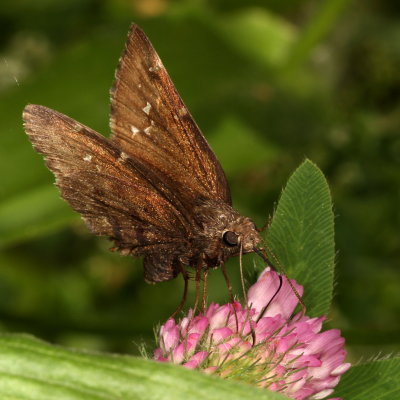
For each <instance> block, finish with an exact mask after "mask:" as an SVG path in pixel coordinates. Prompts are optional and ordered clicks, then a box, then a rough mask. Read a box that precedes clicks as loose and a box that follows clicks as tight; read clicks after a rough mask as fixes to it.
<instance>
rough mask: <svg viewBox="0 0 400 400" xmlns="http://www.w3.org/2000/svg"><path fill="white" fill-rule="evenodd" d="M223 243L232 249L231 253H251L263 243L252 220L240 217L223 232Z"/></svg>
mask: <svg viewBox="0 0 400 400" xmlns="http://www.w3.org/2000/svg"><path fill="white" fill-rule="evenodd" d="M221 241H222V244H223V246H225V247H226V248H228V249H230V251H229V253H231V252H232V253H233V254H238V253H240V252H242V253H249V252H252V251H253V250H254V248H255V247H257V245H258V244H259V243H260V242H261V237H260V235H259V233H258V232H257V230H256V227H255V225H254V222H253V221H252V220H251V219H250V218H247V217H242V216H239V217H238V218H237V219H236V220H235V221H232V222H231V223H230V224H229V225H228V226H227V227H226V229H225V230H224V231H223V232H222V237H221ZM240 249H241V250H240Z"/></svg>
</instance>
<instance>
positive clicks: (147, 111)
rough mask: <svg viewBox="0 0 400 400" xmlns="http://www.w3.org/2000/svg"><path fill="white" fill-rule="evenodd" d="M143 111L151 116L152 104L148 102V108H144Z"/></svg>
mask: <svg viewBox="0 0 400 400" xmlns="http://www.w3.org/2000/svg"><path fill="white" fill-rule="evenodd" d="M142 110H143V111H144V112H145V113H146V114H147V115H149V114H150V110H151V104H150V103H149V102H147V104H146V107H143V108H142Z"/></svg>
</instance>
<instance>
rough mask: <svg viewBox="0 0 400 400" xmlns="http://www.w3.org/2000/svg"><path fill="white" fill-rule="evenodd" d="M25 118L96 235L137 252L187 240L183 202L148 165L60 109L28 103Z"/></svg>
mask: <svg viewBox="0 0 400 400" xmlns="http://www.w3.org/2000/svg"><path fill="white" fill-rule="evenodd" d="M23 119H24V125H25V130H26V132H27V134H28V135H29V138H30V140H31V142H32V143H33V146H34V148H35V149H36V150H37V151H38V152H39V153H41V154H43V155H44V156H45V159H46V164H47V166H48V168H49V169H50V170H51V171H52V172H53V173H54V174H55V176H56V185H57V186H58V187H59V189H60V191H61V195H62V197H63V198H64V199H65V200H66V201H67V202H68V203H69V204H70V205H71V206H72V208H73V209H74V210H76V211H78V212H79V213H80V214H81V215H82V217H83V219H84V220H85V222H86V224H87V225H88V227H89V228H90V229H91V231H92V232H94V233H95V234H97V235H105V236H110V237H111V238H113V239H114V240H116V243H117V245H118V247H119V248H120V249H127V250H129V249H131V250H132V253H133V254H143V250H145V249H149V248H151V247H154V246H156V247H157V248H158V249H159V248H160V246H161V247H162V246H163V245H165V246H167V247H168V246H169V245H170V244H171V243H173V242H174V241H179V240H180V241H182V240H183V238H185V237H187V235H188V227H189V223H188V221H187V220H186V219H185V214H186V210H184V209H179V207H180V206H179V204H180V203H179V200H178V199H176V198H175V195H174V194H173V193H171V191H170V190H169V188H168V187H167V186H166V185H165V184H164V183H163V182H162V181H160V180H159V179H158V178H157V176H156V175H154V174H153V173H152V172H151V171H148V170H147V169H146V166H144V165H141V164H140V162H138V161H137V160H133V159H131V158H130V157H129V156H128V155H127V154H125V153H124V152H121V150H120V149H118V147H116V146H115V145H114V144H112V143H111V142H110V141H109V140H107V139H106V138H105V137H103V136H102V135H100V134H98V133H97V132H95V131H93V130H91V129H90V128H88V127H86V126H84V125H82V124H80V123H78V122H76V121H74V120H73V119H71V118H69V117H67V116H65V115H63V114H61V113H58V112H57V111H54V110H51V109H49V108H46V107H43V106H37V105H28V106H27V107H26V108H25V110H24V114H23ZM173 204H175V205H173Z"/></svg>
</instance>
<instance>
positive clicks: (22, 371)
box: [0, 335, 287, 400]
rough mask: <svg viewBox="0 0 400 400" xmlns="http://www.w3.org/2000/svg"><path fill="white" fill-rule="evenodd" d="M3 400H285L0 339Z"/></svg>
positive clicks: (143, 363) (147, 365)
mask: <svg viewBox="0 0 400 400" xmlns="http://www.w3.org/2000/svg"><path fill="white" fill-rule="evenodd" d="M0 353H1V357H0V398H1V399H2V400H11V399H13V400H15V399H18V400H21V399H24V400H50V399H51V400H53V399H57V400H88V399H93V400H117V399H120V400H131V399H146V400H150V399H163V400H168V399H171V400H172V399H173V400H176V399H185V400H190V399H193V400H194V399H196V400H199V399H207V400H212V399H215V400H217V399H218V400H219V399H227V398H229V399H230V400H235V399H237V400H246V399H248V400H253V399H259V400H279V399H281V400H284V399H287V398H286V397H284V396H282V395H280V394H277V393H273V392H269V391H267V390H262V389H257V388H255V387H251V386H248V385H244V384H240V383H237V382H232V381H226V380H223V379H220V378H216V377H212V376H208V375H205V374H203V373H200V372H198V371H191V370H187V369H185V368H182V367H178V366H175V365H171V364H163V363H157V362H154V361H150V360H145V359H141V358H135V357H128V356H117V355H107V354H90V353H85V352H82V351H76V350H67V349H64V348H61V347H58V346H52V345H49V344H47V343H44V342H42V341H39V340H37V339H35V338H32V337H30V336H20V335H1V336H0Z"/></svg>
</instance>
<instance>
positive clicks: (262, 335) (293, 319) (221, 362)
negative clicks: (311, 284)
mask: <svg viewBox="0 0 400 400" xmlns="http://www.w3.org/2000/svg"><path fill="white" fill-rule="evenodd" d="M291 285H292V286H293V288H294V289H295V290H296V291H297V293H298V294H300V295H302V293H303V287H302V286H301V285H299V284H298V283H297V282H295V281H294V280H291ZM291 285H290V284H289V282H288V281H287V279H286V278H285V277H283V280H282V282H281V280H280V278H279V275H278V274H277V273H276V272H275V271H272V270H271V269H269V268H266V269H265V270H264V271H263V272H262V274H261V275H260V277H259V279H258V281H257V282H256V283H255V284H254V285H253V286H251V287H250V289H249V291H248V296H247V298H248V304H247V305H242V304H240V303H239V302H235V303H228V304H225V305H219V304H211V305H210V306H209V307H208V308H207V309H206V310H205V311H204V313H201V314H199V315H193V310H189V312H188V314H187V316H185V317H184V318H182V319H181V320H180V321H179V322H176V321H175V320H174V319H169V320H168V321H167V322H166V323H165V324H164V325H162V326H161V328H160V332H159V347H158V348H157V349H156V350H155V352H154V359H155V360H158V361H161V362H171V363H174V364H180V365H183V366H184V367H186V368H190V369H199V370H202V371H204V372H205V373H208V374H215V375H218V376H221V377H223V378H230V379H236V380H240V381H244V382H247V383H250V384H253V385H256V386H258V387H261V388H267V389H269V390H272V391H277V392H281V393H283V394H285V395H286V396H288V397H290V398H293V399H296V400H303V399H324V398H326V397H327V396H329V395H330V394H331V393H332V392H333V389H334V387H335V386H336V385H337V384H338V382H339V380H340V377H341V375H342V374H343V373H344V372H346V371H347V370H348V369H349V367H350V364H349V363H345V362H344V359H345V357H346V351H345V350H344V339H343V337H341V335H340V331H339V330H337V329H331V330H328V331H323V332H321V328H322V323H323V321H324V320H325V317H319V318H310V317H308V316H305V315H302V314H301V313H298V314H296V315H294V316H293V315H292V314H293V312H294V309H295V308H296V306H297V304H298V302H299V299H298V297H297V296H296V294H295V292H294V290H293V288H292V287H291ZM330 400H337V398H335V399H330Z"/></svg>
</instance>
